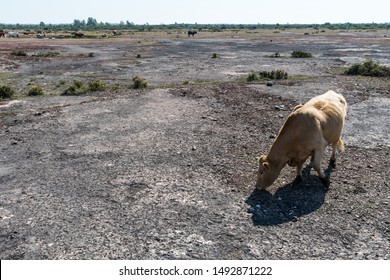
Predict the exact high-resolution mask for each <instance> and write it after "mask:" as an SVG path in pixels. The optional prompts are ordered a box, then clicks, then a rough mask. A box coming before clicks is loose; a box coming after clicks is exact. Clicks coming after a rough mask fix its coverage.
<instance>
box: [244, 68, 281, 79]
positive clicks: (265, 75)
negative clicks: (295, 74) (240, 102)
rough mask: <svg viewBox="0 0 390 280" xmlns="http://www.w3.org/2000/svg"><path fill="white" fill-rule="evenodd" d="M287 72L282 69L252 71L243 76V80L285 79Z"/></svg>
mask: <svg viewBox="0 0 390 280" xmlns="http://www.w3.org/2000/svg"><path fill="white" fill-rule="evenodd" d="M286 79H288V73H287V72H286V71H284V70H276V71H275V70H272V71H262V72H260V73H258V74H257V73H255V72H252V73H250V74H248V76H246V77H245V81H247V82H253V81H258V80H286Z"/></svg>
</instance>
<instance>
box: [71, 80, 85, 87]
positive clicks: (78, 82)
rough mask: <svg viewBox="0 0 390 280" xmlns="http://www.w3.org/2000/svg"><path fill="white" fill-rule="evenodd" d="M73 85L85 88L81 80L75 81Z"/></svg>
mask: <svg viewBox="0 0 390 280" xmlns="http://www.w3.org/2000/svg"><path fill="white" fill-rule="evenodd" d="M73 84H74V86H75V87H76V88H81V87H82V86H83V81H81V80H74V81H73Z"/></svg>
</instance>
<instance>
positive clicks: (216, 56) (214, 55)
mask: <svg viewBox="0 0 390 280" xmlns="http://www.w3.org/2000/svg"><path fill="white" fill-rule="evenodd" d="M218 57H219V55H218V54H217V53H213V56H212V57H211V58H218Z"/></svg>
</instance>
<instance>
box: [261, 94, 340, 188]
mask: <svg viewBox="0 0 390 280" xmlns="http://www.w3.org/2000/svg"><path fill="white" fill-rule="evenodd" d="M346 112H347V102H346V100H345V98H344V97H343V96H342V95H341V94H338V93H336V92H334V91H328V92H326V93H324V94H322V95H319V96H316V97H314V98H312V99H310V100H309V101H308V102H307V103H305V104H304V105H298V106H296V107H295V108H294V110H293V112H292V113H291V114H290V115H289V116H288V118H287V120H286V121H285V123H284V124H283V126H282V128H281V129H280V130H279V134H278V136H277V137H276V139H275V141H274V143H273V144H272V146H271V149H270V151H269V153H268V154H267V155H262V156H260V158H259V168H258V173H257V182H256V188H257V189H266V188H267V187H269V186H271V185H272V184H273V182H274V181H275V180H276V178H277V177H278V176H279V174H280V172H281V170H282V168H283V167H284V166H285V165H286V164H288V165H289V166H294V167H296V169H297V176H296V178H295V179H294V181H293V183H292V184H293V186H297V185H299V184H300V183H301V182H302V168H303V164H304V163H305V161H306V160H307V159H308V158H309V157H310V156H311V166H312V167H313V169H314V170H315V171H316V172H317V173H318V176H319V178H320V180H321V181H322V183H323V184H324V185H325V186H326V187H329V185H330V180H329V178H327V177H326V176H325V174H324V172H323V171H322V170H321V162H322V157H323V154H324V151H325V149H326V147H327V146H328V145H331V146H332V155H331V158H330V166H331V167H335V163H336V148H338V149H339V150H340V151H344V144H343V141H342V139H341V131H342V129H343V126H344V122H345V117H346Z"/></svg>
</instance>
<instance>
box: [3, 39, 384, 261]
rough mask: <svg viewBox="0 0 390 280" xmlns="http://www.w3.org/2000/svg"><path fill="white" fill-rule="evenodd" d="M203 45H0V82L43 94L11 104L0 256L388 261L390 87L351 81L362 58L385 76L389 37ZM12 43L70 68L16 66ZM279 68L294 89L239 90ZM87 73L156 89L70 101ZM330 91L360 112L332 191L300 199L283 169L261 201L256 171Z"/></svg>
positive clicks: (310, 181) (43, 62)
mask: <svg viewBox="0 0 390 280" xmlns="http://www.w3.org/2000/svg"><path fill="white" fill-rule="evenodd" d="M199 35H200V36H199V37H198V38H195V39H193V38H191V39H188V38H183V39H177V38H165V37H153V38H152V39H150V38H145V37H143V38H135V39H134V38H119V39H117V40H113V41H111V40H110V41H104V40H102V41H97V40H95V41H93V42H88V40H85V41H78V40H66V41H63V42H62V41H61V42H58V41H55V40H45V41H39V40H33V39H22V40H21V41H17V40H16V39H2V41H0V46H1V51H0V54H1V55H2V56H1V57H0V59H2V61H8V62H7V63H3V64H2V65H3V70H2V72H1V73H0V77H1V79H2V80H0V81H1V83H8V84H12V85H13V86H14V87H17V86H18V85H19V86H20V91H19V92H18V93H19V94H22V91H23V90H24V88H26V87H28V84H29V83H35V82H37V81H38V82H40V84H41V85H42V86H43V87H44V89H45V92H46V93H47V94H46V95H48V96H43V97H34V98H19V99H16V100H12V101H11V102H8V101H7V102H2V103H1V104H0V117H1V118H0V129H1V130H0V162H1V164H0V230H1V231H0V258H1V259H389V257H390V254H389V250H388V248H389V246H390V224H389V221H390V186H389V182H388V175H386V174H388V170H389V168H390V160H389V152H390V142H389V135H390V133H389V125H390V123H389V118H388V116H389V112H390V110H389V108H390V107H389V105H390V104H389V102H390V101H389V100H390V99H389V92H390V87H389V84H390V81H389V80H388V79H384V78H366V77H348V76H344V75H340V69H341V67H345V66H348V65H349V64H350V63H352V62H354V61H361V60H363V59H364V58H367V57H372V58H373V59H377V60H378V61H379V62H381V63H383V64H389V62H390V57H389V56H388V53H389V52H388V48H389V47H388V46H389V45H388V44H387V43H388V41H387V37H384V36H383V34H382V33H380V32H372V33H370V32H364V33H354V34H352V35H351V34H349V33H348V34H344V33H332V34H318V35H313V36H312V35H310V36H304V35H303V34H302V36H300V35H298V34H289V33H286V34H284V33H282V34H280V33H277V34H264V35H263V36H260V35H261V34H260V35H258V36H257V34H255V35H251V36H247V37H246V36H244V35H242V36H238V35H237V38H235V37H233V38H232V37H231V36H225V37H224V36H215V37H212V36H204V37H202V36H203V35H202V34H201V33H200V34H199ZM235 36H236V35H235ZM29 40H30V41H29ZM140 40H143V41H142V42H144V43H139V41H140ZM271 40H272V41H271ZM53 41H55V43H53ZM145 42H149V43H145ZM49 43H50V46H49ZM11 44H17V48H20V49H26V50H27V49H28V47H29V48H30V49H29V51H30V52H34V51H35V50H36V49H40V50H41V49H47V48H50V49H51V50H52V51H59V52H60V53H61V55H60V56H57V57H54V58H39V59H37V58H36V57H35V58H34V57H32V56H27V57H26V58H16V59H13V58H12V57H11V56H10V55H9V49H10V48H11V47H10V46H11ZM134 46H138V47H139V48H140V49H136V50H135V51H133V50H132V47H134ZM141 48H143V49H142V50H143V52H142V54H141V58H140V59H138V58H136V56H134V55H135V54H137V53H140V52H141ZM293 49H307V50H308V51H311V52H312V53H313V56H314V57H313V58H310V59H292V58H289V57H288V55H289V52H291V50H293ZM386 51H387V52H386ZM90 52H93V53H94V54H95V55H94V56H92V57H89V56H88V55H85V54H88V53H90ZM275 52H279V53H281V56H282V57H281V58H271V57H270V56H271V55H272V54H273V53H275ZM72 53H73V54H74V55H75V56H77V57H78V58H79V59H78V60H75V59H72V57H73V58H74V56H72V55H71V54H72ZM213 53H218V58H215V59H213V58H212V54H213ZM386 53H387V54H386ZM81 54H83V55H81ZM121 57H122V59H121ZM11 58H12V59H11ZM88 59H89V63H87V61H88ZM36 60H38V62H37V61H36ZM72 60H73V62H72ZM130 60H131V61H138V62H139V63H137V62H135V63H133V64H131V63H130V62H129V61H130ZM12 65H13V66H12ZM121 65H122V66H121ZM123 65H125V66H123ZM50 67H52V68H50ZM269 69H271V70H272V69H284V70H285V71H287V72H288V73H289V74H290V76H291V78H290V79H288V80H284V81H276V82H275V83H274V86H272V87H267V86H266V85H265V83H264V82H254V83H242V82H240V81H239V79H240V77H243V76H245V75H247V74H248V73H250V72H251V71H264V70H269ZM88 73H89V74H88ZM78 75H81V77H82V78H83V79H84V78H85V79H90V78H94V79H96V78H97V77H98V78H99V79H100V80H103V81H105V82H107V83H108V84H110V85H114V84H115V83H119V84H121V85H125V84H126V83H128V80H129V77H132V76H135V75H138V76H142V77H143V78H145V79H146V80H147V81H148V82H149V84H150V85H151V87H150V88H149V89H145V90H132V89H128V88H126V87H123V86H120V87H116V89H115V90H112V89H110V88H108V89H107V90H106V91H105V92H103V93H98V94H90V95H83V96H59V95H58V93H59V92H60V91H61V90H62V89H63V88H64V87H66V86H67V83H68V81H72V80H73V79H74V78H77V77H80V76H78ZM83 75H84V76H83ZM88 75H89V76H88ZM31 79H33V81H31ZM58 79H65V80H66V83H65V85H60V86H55V85H54V84H55V81H57V80H58ZM183 83H184V84H183ZM328 89H333V90H335V91H338V92H340V93H342V94H343V95H344V96H345V97H346V99H347V102H348V104H349V111H348V118H347V122H346V126H345V130H344V132H343V138H344V141H345V144H346V151H345V152H344V153H343V154H340V155H339V157H338V162H337V167H336V169H333V170H330V169H328V170H327V172H328V174H330V178H331V185H330V187H329V188H325V187H324V186H323V185H322V184H321V182H320V180H319V179H318V177H317V176H316V174H315V173H314V172H313V171H311V170H309V168H306V169H305V172H304V183H303V185H302V186H300V187H295V188H293V187H292V186H291V184H290V183H291V181H292V179H293V178H294V176H295V174H294V169H293V168H289V167H286V168H285V169H284V170H283V172H282V174H281V176H280V177H279V178H278V180H277V181H276V182H275V183H274V185H273V186H272V187H270V188H269V189H267V190H266V191H257V190H255V189H254V183H255V180H256V169H257V164H256V158H257V157H258V156H259V155H260V154H262V153H266V152H267V151H268V149H269V147H270V146H271V145H272V142H273V140H274V137H275V136H276V134H277V131H278V129H279V128H280V126H281V125H282V123H283V121H284V119H285V118H286V117H287V115H288V114H289V112H290V111H291V110H292V109H293V108H294V106H295V105H297V104H299V103H301V102H305V101H307V100H308V99H309V98H311V97H312V96H315V95H317V94H320V93H323V92H325V91H326V90H328ZM329 156H330V152H329V151H328V152H327V154H326V156H325V157H326V159H325V160H324V163H323V167H324V168H325V169H326V168H327V159H328V158H329Z"/></svg>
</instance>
